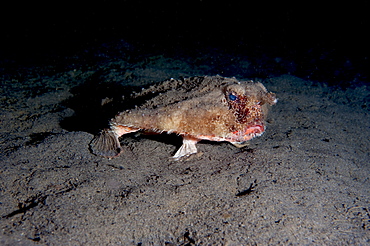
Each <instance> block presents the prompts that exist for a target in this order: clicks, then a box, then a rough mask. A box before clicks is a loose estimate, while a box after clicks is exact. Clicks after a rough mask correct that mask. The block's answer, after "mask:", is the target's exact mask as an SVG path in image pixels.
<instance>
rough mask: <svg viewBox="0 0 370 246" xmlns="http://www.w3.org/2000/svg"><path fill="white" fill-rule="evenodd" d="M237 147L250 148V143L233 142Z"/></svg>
mask: <svg viewBox="0 0 370 246" xmlns="http://www.w3.org/2000/svg"><path fill="white" fill-rule="evenodd" d="M231 143H232V144H233V145H234V146H235V147H238V148H243V147H245V146H248V144H249V143H248V142H247V141H245V142H231Z"/></svg>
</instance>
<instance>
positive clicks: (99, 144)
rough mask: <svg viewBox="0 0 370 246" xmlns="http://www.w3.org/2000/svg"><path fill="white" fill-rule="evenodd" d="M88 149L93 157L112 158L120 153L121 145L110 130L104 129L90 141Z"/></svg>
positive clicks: (116, 136)
mask: <svg viewBox="0 0 370 246" xmlns="http://www.w3.org/2000/svg"><path fill="white" fill-rule="evenodd" d="M90 149H91V151H92V153H93V154H95V155H100V156H104V157H107V158H114V157H117V156H119V154H120V153H121V144H120V143H119V140H118V135H117V134H115V133H114V132H113V131H112V130H110V129H104V130H103V131H101V133H100V134H99V135H98V136H96V137H95V138H94V139H93V140H92V141H91V143H90Z"/></svg>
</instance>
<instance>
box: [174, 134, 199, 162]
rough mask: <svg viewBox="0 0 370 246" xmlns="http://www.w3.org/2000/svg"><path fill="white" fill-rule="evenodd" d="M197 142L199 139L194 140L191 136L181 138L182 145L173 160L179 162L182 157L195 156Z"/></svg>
mask: <svg viewBox="0 0 370 246" xmlns="http://www.w3.org/2000/svg"><path fill="white" fill-rule="evenodd" d="M198 142H199V139H197V138H194V137H192V136H186V135H185V136H183V140H182V145H181V147H180V148H179V149H178V150H177V152H176V153H175V155H174V156H172V158H173V159H175V160H176V161H177V160H180V159H181V158H182V157H185V156H189V155H192V154H196V153H197V152H198V150H197V147H196V146H195V145H196V144H197V143H198Z"/></svg>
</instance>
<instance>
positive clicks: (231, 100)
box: [224, 81, 277, 126]
mask: <svg viewBox="0 0 370 246" xmlns="http://www.w3.org/2000/svg"><path fill="white" fill-rule="evenodd" d="M224 94H225V99H226V101H227V103H228V105H229V109H230V110H231V111H232V112H233V114H234V115H235V117H236V121H237V122H238V123H240V124H246V125H247V126H254V125H256V124H262V126H263V124H264V119H265V115H266V113H267V105H274V104H275V103H276V102H277V100H276V96H275V94H274V93H271V92H268V91H267V90H266V88H265V87H264V86H263V85H262V83H260V82H253V81H246V82H240V83H238V84H230V85H227V86H226V87H225V89H224Z"/></svg>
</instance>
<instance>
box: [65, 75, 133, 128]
mask: <svg viewBox="0 0 370 246" xmlns="http://www.w3.org/2000/svg"><path fill="white" fill-rule="evenodd" d="M137 89H138V87H134V86H124V85H122V84H120V83H117V82H106V81H104V80H103V78H102V73H101V72H96V73H94V74H93V75H92V76H91V77H90V78H88V79H87V80H86V82H85V83H83V84H81V85H79V86H76V87H74V88H72V89H71V90H70V92H71V93H72V94H73V96H72V97H70V98H68V99H66V100H64V101H63V102H62V106H63V107H65V108H70V109H72V110H73V111H74V114H73V115H72V116H70V117H66V118H64V119H63V120H62V121H61V122H60V126H61V127H62V128H63V129H65V130H67V131H84V132H89V133H92V134H94V135H95V134H97V133H98V132H99V131H100V130H102V129H104V128H107V127H108V123H109V120H110V119H111V118H113V117H114V116H115V115H116V114H117V113H118V112H121V111H123V110H125V109H128V108H132V107H134V105H133V104H134V103H135V102H130V101H129V100H123V98H128V97H129V95H130V94H131V93H132V91H134V90H137Z"/></svg>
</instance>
